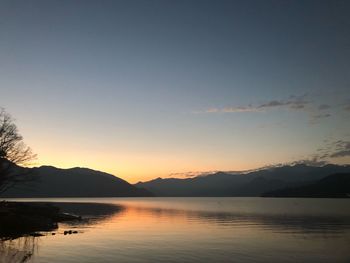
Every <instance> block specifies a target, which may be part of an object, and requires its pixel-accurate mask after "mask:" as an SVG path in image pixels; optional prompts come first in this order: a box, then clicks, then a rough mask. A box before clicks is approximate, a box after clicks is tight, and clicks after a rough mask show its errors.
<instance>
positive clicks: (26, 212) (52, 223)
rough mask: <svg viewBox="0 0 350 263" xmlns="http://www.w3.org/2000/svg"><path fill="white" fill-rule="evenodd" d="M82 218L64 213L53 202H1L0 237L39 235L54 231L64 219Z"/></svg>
mask: <svg viewBox="0 0 350 263" xmlns="http://www.w3.org/2000/svg"><path fill="white" fill-rule="evenodd" d="M73 220H81V217H80V216H75V215H71V214H68V213H63V212H62V211H61V209H60V208H59V207H57V206H54V205H52V204H44V203H27V202H26V203H23V202H7V201H2V202H0V238H2V239H3V238H14V237H19V236H24V235H37V232H41V231H53V230H55V229H57V228H58V223H59V222H63V221H73Z"/></svg>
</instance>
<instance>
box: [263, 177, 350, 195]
mask: <svg viewBox="0 0 350 263" xmlns="http://www.w3.org/2000/svg"><path fill="white" fill-rule="evenodd" d="M262 196H264V197H328V198H333V197H338V198H339V197H341V198H349V197H350V173H340V174H333V175H329V176H326V177H325V178H322V179H321V180H318V181H316V182H313V183H310V184H307V185H303V186H299V187H291V188H285V189H280V190H275V191H271V192H267V193H264V194H263V195H262Z"/></svg>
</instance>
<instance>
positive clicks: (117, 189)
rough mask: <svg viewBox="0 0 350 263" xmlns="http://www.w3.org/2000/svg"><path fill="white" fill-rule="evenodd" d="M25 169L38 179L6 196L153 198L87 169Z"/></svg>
mask: <svg viewBox="0 0 350 263" xmlns="http://www.w3.org/2000/svg"><path fill="white" fill-rule="evenodd" d="M20 169H24V168H20ZM25 169H27V170H30V172H31V173H30V175H31V176H33V177H35V178H36V180H35V181H33V182H29V183H26V184H25V185H17V186H16V187H15V188H11V189H9V190H8V191H6V192H5V193H4V194H3V196H4V197H114V196H115V197H119V196H152V194H151V193H150V192H149V191H148V190H145V189H142V188H137V187H135V186H133V185H131V184H129V183H128V182H126V181H125V180H123V179H121V178H118V177H116V176H114V175H111V174H108V173H104V172H100V171H96V170H92V169H88V168H80V167H75V168H70V169H61V168H56V167H53V166H41V167H35V168H25Z"/></svg>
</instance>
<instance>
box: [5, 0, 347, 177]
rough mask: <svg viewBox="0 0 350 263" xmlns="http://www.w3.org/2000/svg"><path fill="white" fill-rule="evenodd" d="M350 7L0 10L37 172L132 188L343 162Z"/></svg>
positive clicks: (13, 86)
mask: <svg viewBox="0 0 350 263" xmlns="http://www.w3.org/2000/svg"><path fill="white" fill-rule="evenodd" d="M349 13H350V2H349V1H277V0H276V1H202V0H201V1H199V0H198V1H191V0H186V1H170V0H169V1H167V0H163V1H152V0H149V1H134V0H128V1H126V0H125V1H65V0H62V1H51V0H49V1H46V0H45V1H13V0H11V1H10V0H9V1H6V0H5V1H1V2H0V91H1V93H0V106H1V107H4V108H6V110H7V111H8V112H9V113H11V114H12V115H13V117H14V118H15V119H16V123H17V125H18V127H19V129H20V132H21V133H22V134H23V136H24V139H25V142H26V143H27V144H28V145H30V146H31V147H32V148H33V150H34V151H35V152H36V153H37V154H38V160H37V163H36V164H37V165H42V164H45V165H54V166H58V167H63V168H65V167H72V166H83V167H89V168H93V169H98V170H103V171H107V172H110V173H113V174H115V175H117V176H119V177H121V178H123V179H126V180H127V181H130V182H136V181H139V180H147V179H150V178H154V177H158V176H161V177H167V176H169V175H174V174H177V175H180V174H181V173H186V172H200V171H214V170H242V169H251V168H257V167H260V166H264V165H269V164H276V163H285V162H293V161H298V160H305V159H308V160H311V159H314V160H315V161H324V160H326V161H331V162H336V163H349V160H350V158H349V157H350V92H349V91H350V85H349V84H350V63H349V61H350V16H349Z"/></svg>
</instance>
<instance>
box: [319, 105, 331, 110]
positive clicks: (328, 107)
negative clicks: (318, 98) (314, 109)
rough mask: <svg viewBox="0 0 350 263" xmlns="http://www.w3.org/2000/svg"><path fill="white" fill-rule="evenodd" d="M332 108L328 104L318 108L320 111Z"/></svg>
mask: <svg viewBox="0 0 350 263" xmlns="http://www.w3.org/2000/svg"><path fill="white" fill-rule="evenodd" d="M330 108H331V106H330V105H328V104H321V105H320V106H318V109H319V110H328V109H330Z"/></svg>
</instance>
